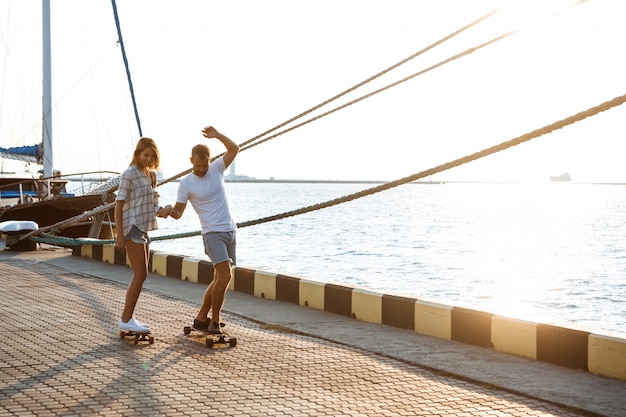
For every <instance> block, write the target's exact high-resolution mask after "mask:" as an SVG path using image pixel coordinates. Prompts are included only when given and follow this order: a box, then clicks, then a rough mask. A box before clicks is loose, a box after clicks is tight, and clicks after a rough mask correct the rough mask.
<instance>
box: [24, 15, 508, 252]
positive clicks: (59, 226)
mask: <svg viewBox="0 0 626 417" xmlns="http://www.w3.org/2000/svg"><path fill="white" fill-rule="evenodd" d="M497 12H498V10H494V11H492V12H489V13H487V14H485V15H484V16H481V17H479V18H478V19H476V20H474V21H473V22H471V23H469V24H467V25H465V26H463V27H461V28H460V29H458V30H456V31H454V32H452V33H450V34H449V35H447V36H444V37H443V38H441V39H439V40H438V41H436V42H434V43H432V44H430V45H429V46H427V47H425V48H423V49H422V50H420V51H418V52H416V53H414V54H412V55H410V56H408V57H406V58H405V59H403V60H401V61H399V62H397V63H395V64H393V65H391V66H390V67H387V68H385V69H384V70H382V71H380V72H378V73H377V74H375V75H373V76H371V77H369V78H367V79H365V80H364V81H361V82H360V83H358V84H355V85H354V86H352V87H350V88H348V89H346V90H344V91H343V92H341V93H339V94H337V95H335V96H333V97H331V98H330V99H328V100H326V101H324V102H322V103H320V104H318V105H316V106H314V107H311V108H310V109H308V110H306V111H304V112H302V113H300V114H298V115H297V116H295V117H292V118H291V119H289V120H287V121H285V122H283V123H281V124H279V125H277V126H275V127H273V128H271V129H269V130H267V131H265V132H263V133H261V134H259V135H257V136H255V137H253V138H252V139H249V140H247V141H244V142H242V143H241V144H240V145H239V146H240V147H241V150H242V151H243V150H246V149H249V148H251V147H253V146H255V145H257V144H260V143H262V142H266V141H268V140H270V139H273V138H275V137H278V136H280V135H282V134H284V133H287V132H289V131H291V130H294V129H296V128H297V127H300V126H302V125H304V124H308V123H311V122H312V121H314V120H316V119H319V118H321V117H324V116H326V115H328V114H330V113H334V112H335V111H337V110H339V109H340V108H343V107H347V105H344V106H342V107H340V108H336V109H334V110H332V111H330V112H327V113H325V114H323V115H321V116H318V117H317V118H314V119H310V120H308V121H306V122H305V123H302V124H300V125H298V126H295V127H292V128H290V129H287V130H285V131H282V132H279V133H277V134H275V135H273V136H271V137H269V138H266V139H264V140H263V141H261V142H258V143H256V144H254V145H251V143H253V142H254V141H256V140H257V139H259V138H261V137H263V136H265V135H267V134H268V133H271V132H273V131H275V130H278V129H280V128H281V127H283V126H285V125H287V124H289V123H291V122H293V121H295V120H297V119H300V118H301V117H304V116H306V115H307V114H310V113H311V112H313V111H315V110H317V109H319V108H321V107H323V106H325V105H326V104H328V103H330V102H332V101H334V100H336V99H338V98H340V97H342V96H344V95H346V94H348V93H350V92H352V91H354V90H356V89H357V88H360V87H362V86H364V85H366V84H367V83H369V82H371V81H373V80H375V79H377V78H379V77H381V76H382V75H384V74H386V73H388V72H390V71H391V70H393V69H395V68H398V67H399V66H401V65H403V64H405V63H407V62H409V61H410V60H412V59H414V58H416V57H418V56H420V55H422V54H424V53H426V52H427V51H429V50H431V49H433V48H435V47H436V46H439V45H441V44H443V43H444V42H446V41H448V40H450V39H452V38H454V37H455V36H457V35H459V34H461V33H463V32H465V31H466V30H468V29H470V28H472V27H474V26H476V25H477V24H479V23H481V22H483V21H484V20H486V19H488V18H489V17H491V16H493V15H494V14H496V13H497ZM441 65H443V63H441V64H440V65H438V66H441ZM431 69H434V68H431ZM415 76H417V75H414V76H413V77H415ZM388 88H390V87H388ZM371 95H374V94H373V93H370V94H369V95H368V96H371ZM365 98H366V97H362V98H361V99H359V100H358V101H361V100H363V99H365ZM354 102H356V101H354ZM354 102H352V103H350V104H354ZM246 145H250V146H246ZM222 155H223V154H220V155H217V156H215V157H213V158H212V160H215V159H217V158H219V157H220V156H222ZM192 170H193V168H188V169H186V170H185V171H182V172H181V173H179V174H176V175H174V176H172V177H170V178H168V179H166V180H164V181H162V182H160V183H159V184H158V185H159V186H161V185H164V184H167V183H169V182H172V181H175V180H177V179H179V178H181V177H183V176H185V175H188V174H189V173H191V171H192ZM118 185H119V178H118V179H117V183H114V184H112V186H111V187H109V188H107V192H114V191H115V190H116V189H117V186H118ZM111 207H112V206H111V205H110V204H107V205H103V206H100V207H96V208H95V209H94V210H91V211H90V212H88V213H85V214H80V215H78V216H75V217H72V218H70V219H67V220H63V221H61V222H59V223H56V224H54V225H51V226H47V227H43V228H40V229H38V230H36V231H33V232H30V233H28V234H26V235H24V236H22V237H21V238H20V239H19V240H18V241H21V240H23V239H28V238H30V237H32V236H35V235H40V234H42V233H46V232H48V231H50V230H54V229H62V228H63V227H66V226H69V225H71V224H73V223H76V222H79V221H83V220H85V219H86V218H88V217H90V216H92V215H96V214H99V213H102V212H105V211H107V210H109V209H110V208H111Z"/></svg>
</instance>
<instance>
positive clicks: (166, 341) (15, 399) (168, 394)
mask: <svg viewBox="0 0 626 417" xmlns="http://www.w3.org/2000/svg"><path fill="white" fill-rule="evenodd" d="M3 247H4V242H2V241H0V248H3ZM130 275H131V271H130V270H129V269H127V268H125V267H123V266H119V265H111V264H106V263H102V262H97V261H92V260H88V259H84V258H81V257H77V256H71V252H70V251H68V250H64V249H55V248H52V247H47V249H45V250H39V251H37V252H10V251H7V250H0V315H1V317H0V337H1V339H2V342H1V343H0V416H27V415H34V416H46V415H63V416H71V415H77V416H85V415H103V416H113V415H123V416H139V415H146V416H148V415H149V416H154V415H171V416H187V415H223V416H395V415H420V416H589V415H604V416H615V417H617V416H623V415H624V409H625V408H626V382H624V381H619V380H614V379H610V378H605V377H600V376H596V375H593V374H590V373H588V372H584V371H580V370H574V369H569V368H565V367H560V366H557V365H552V364H548V363H542V362H537V361H533V360H530V359H525V358H521V357H516V356H513V355H507V354H504V353H499V352H495V351H492V350H489V349H484V348H479V347H475V346H470V345H467V344H462V343H458V342H452V341H448V340H442V339H437V338H433V337H429V336H424V335H420V334H418V333H415V332H412V331H407V330H401V329H397V328H392V327H388V326H384V325H379V324H373V323H367V322H362V321H358V320H353V319H350V318H346V317H343V316H340V315H335V314H331V313H327V312H320V311H316V310H312V309H308V308H304V307H300V306H298V305H294V304H290V303H284V302H279V301H272V300H266V299H261V298H257V297H253V296H251V295H247V294H242V293H238V292H233V291H231V292H229V294H228V297H227V301H226V305H225V313H224V321H226V322H227V329H228V331H229V332H230V333H231V334H232V335H233V336H236V337H237V339H238V344H237V346H236V347H234V348H230V347H225V348H212V349H210V348H207V347H206V346H205V345H204V343H203V340H204V339H202V338H198V337H194V336H193V335H192V336H186V335H184V333H183V326H185V325H188V324H190V322H191V320H192V319H193V316H194V314H195V312H196V309H197V306H198V305H199V302H200V299H201V297H202V294H203V292H204V289H205V285H202V284H195V283H190V282H185V281H182V280H179V279H173V278H167V277H163V276H159V275H155V274H150V276H149V278H148V280H147V282H146V286H145V290H144V292H143V294H142V296H141V298H140V300H139V305H138V308H137V316H138V318H139V319H141V320H144V321H147V322H148V323H150V325H151V327H152V329H153V331H154V337H155V339H156V340H155V343H154V344H152V345H149V344H139V345H134V344H132V342H131V341H130V340H120V339H119V333H118V331H117V326H116V323H117V320H118V316H119V313H120V311H121V308H122V304H123V297H124V292H125V288H126V283H127V282H128V280H129V278H130Z"/></svg>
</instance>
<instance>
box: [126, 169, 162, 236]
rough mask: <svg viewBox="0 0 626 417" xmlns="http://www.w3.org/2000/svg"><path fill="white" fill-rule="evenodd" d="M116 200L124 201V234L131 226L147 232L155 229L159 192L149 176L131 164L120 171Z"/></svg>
mask: <svg viewBox="0 0 626 417" xmlns="http://www.w3.org/2000/svg"><path fill="white" fill-rule="evenodd" d="M115 200H116V201H124V207H123V211H122V213H123V217H124V236H127V235H128V233H129V232H130V229H131V228H132V227H133V226H137V228H139V230H141V231H143V232H147V231H148V230H156V229H157V220H156V212H157V211H158V209H159V194H157V192H156V188H152V183H151V181H150V178H148V176H147V175H146V174H144V173H143V172H141V171H139V170H138V169H137V167H136V166H135V165H132V166H130V167H128V169H126V171H124V172H123V173H122V176H121V177H120V186H119V189H118V192H117V198H116V199H115Z"/></svg>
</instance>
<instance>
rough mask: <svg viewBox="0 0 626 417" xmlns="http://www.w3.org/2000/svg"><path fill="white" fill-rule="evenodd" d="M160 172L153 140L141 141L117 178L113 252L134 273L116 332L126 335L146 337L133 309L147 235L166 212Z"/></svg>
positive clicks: (144, 272) (143, 272) (144, 269)
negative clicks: (119, 252) (121, 254)
mask: <svg viewBox="0 0 626 417" xmlns="http://www.w3.org/2000/svg"><path fill="white" fill-rule="evenodd" d="M158 168H159V149H158V148H157V146H156V144H155V142H154V140H152V139H150V138H141V139H140V140H139V143H137V147H136V148H135V152H134V154H133V160H132V161H131V163H130V166H129V167H128V168H127V169H126V171H124V172H123V173H122V175H121V177H120V186H119V190H118V193H117V198H116V205H115V226H116V233H117V238H116V240H115V248H116V249H118V250H124V248H126V254H127V255H128V260H129V261H130V266H131V267H132V269H133V277H132V279H131V281H130V283H129V284H128V289H127V290H126V299H125V303H124V310H123V311H122V317H121V318H120V321H119V328H120V330H121V331H125V332H140V333H149V332H150V328H149V327H148V325H146V324H144V323H141V322H139V321H137V320H136V319H135V317H134V312H135V306H136V304H137V300H138V299H139V295H140V294H141V289H142V287H143V283H144V281H145V280H146V277H147V276H148V256H149V254H150V249H149V244H150V237H149V236H148V231H150V230H156V229H157V221H156V216H159V217H167V216H168V214H169V211H170V210H169V208H167V209H164V208H162V207H159V195H158V194H157V192H156V183H157V181H156V173H155V170H157V169H158Z"/></svg>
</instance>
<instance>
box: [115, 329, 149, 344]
mask: <svg viewBox="0 0 626 417" xmlns="http://www.w3.org/2000/svg"><path fill="white" fill-rule="evenodd" d="M127 337H132V338H133V343H134V344H137V343H139V342H148V344H149V345H151V344H153V343H154V337H153V336H152V334H151V333H150V332H125V331H122V330H120V339H125V338H127Z"/></svg>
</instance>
